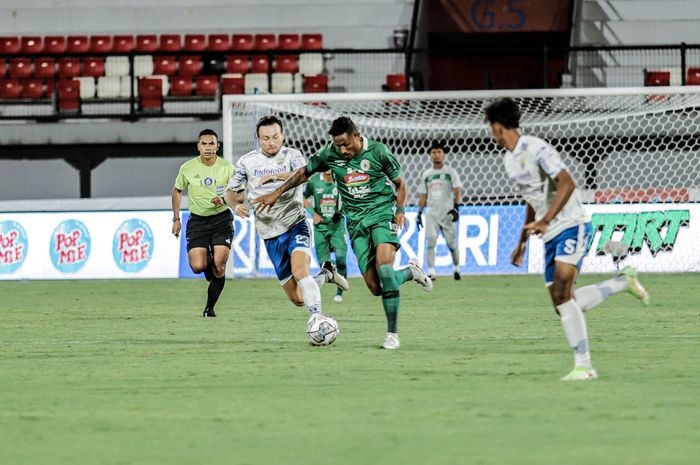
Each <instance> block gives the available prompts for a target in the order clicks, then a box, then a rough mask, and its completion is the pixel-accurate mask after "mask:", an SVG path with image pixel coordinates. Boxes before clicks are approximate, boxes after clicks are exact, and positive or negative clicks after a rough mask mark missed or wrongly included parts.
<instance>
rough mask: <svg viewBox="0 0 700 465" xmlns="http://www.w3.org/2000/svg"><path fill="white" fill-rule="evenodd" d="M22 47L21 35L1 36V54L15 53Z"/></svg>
mask: <svg viewBox="0 0 700 465" xmlns="http://www.w3.org/2000/svg"><path fill="white" fill-rule="evenodd" d="M20 49H21V44H20V40H19V37H0V55H13V54H15V53H19V51H20Z"/></svg>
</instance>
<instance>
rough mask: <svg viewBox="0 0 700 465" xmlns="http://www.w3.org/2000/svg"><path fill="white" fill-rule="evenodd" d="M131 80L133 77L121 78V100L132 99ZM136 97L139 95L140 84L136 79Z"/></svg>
mask: <svg viewBox="0 0 700 465" xmlns="http://www.w3.org/2000/svg"><path fill="white" fill-rule="evenodd" d="M129 79H131V76H122V77H120V78H119V81H120V82H119V97H120V98H131V84H130V81H129ZM133 82H134V96H138V95H139V82H138V78H134V81H133Z"/></svg>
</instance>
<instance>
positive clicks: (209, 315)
mask: <svg viewBox="0 0 700 465" xmlns="http://www.w3.org/2000/svg"><path fill="white" fill-rule="evenodd" d="M202 316H203V317H204V318H214V317H216V313H214V309H213V308H205V309H204V311H203V312H202Z"/></svg>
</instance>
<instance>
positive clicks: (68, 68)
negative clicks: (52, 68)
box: [58, 58, 80, 90]
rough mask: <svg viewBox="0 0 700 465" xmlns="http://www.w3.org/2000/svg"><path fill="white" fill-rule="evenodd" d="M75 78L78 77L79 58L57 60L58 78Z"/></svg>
mask: <svg viewBox="0 0 700 465" xmlns="http://www.w3.org/2000/svg"><path fill="white" fill-rule="evenodd" d="M76 76H80V58H60V59H59V60H58V77H60V78H72V77H76ZM59 90H60V89H59Z"/></svg>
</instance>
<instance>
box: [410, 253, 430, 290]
mask: <svg viewBox="0 0 700 465" xmlns="http://www.w3.org/2000/svg"><path fill="white" fill-rule="evenodd" d="M408 267H409V268H410V269H411V273H412V274H413V280H414V281H415V282H417V283H418V285H419V286H420V287H421V289H423V290H424V291H425V292H431V291H432V290H433V282H432V281H431V280H430V278H428V276H426V274H425V273H423V270H422V269H421V267H420V265H419V264H418V260H417V259H415V258H412V259H410V260H409V261H408Z"/></svg>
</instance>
